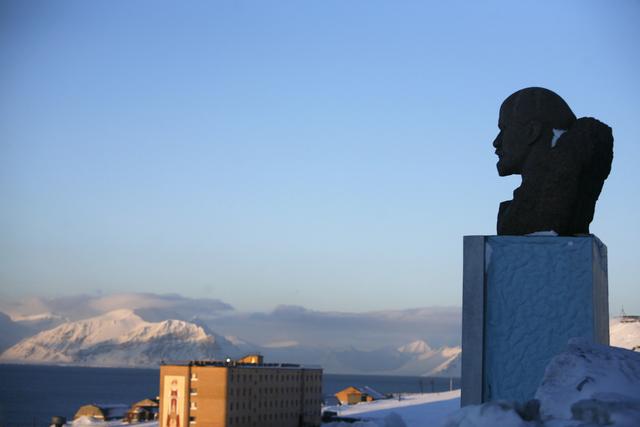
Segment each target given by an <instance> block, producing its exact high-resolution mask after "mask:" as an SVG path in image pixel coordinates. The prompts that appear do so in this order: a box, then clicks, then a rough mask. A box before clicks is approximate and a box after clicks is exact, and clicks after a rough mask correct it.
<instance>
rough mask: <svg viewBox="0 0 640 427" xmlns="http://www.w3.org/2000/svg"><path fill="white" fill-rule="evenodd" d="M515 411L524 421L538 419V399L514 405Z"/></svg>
mask: <svg viewBox="0 0 640 427" xmlns="http://www.w3.org/2000/svg"><path fill="white" fill-rule="evenodd" d="M516 412H517V413H518V415H520V418H522V419H523V420H524V421H540V401H539V400H538V399H531V400H528V401H526V402H525V403H521V404H517V405H516Z"/></svg>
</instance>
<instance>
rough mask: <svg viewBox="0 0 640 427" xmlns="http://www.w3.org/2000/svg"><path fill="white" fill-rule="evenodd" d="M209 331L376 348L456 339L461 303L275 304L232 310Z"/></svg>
mask: <svg viewBox="0 0 640 427" xmlns="http://www.w3.org/2000/svg"><path fill="white" fill-rule="evenodd" d="M208 325H209V327H210V328H211V329H213V330H217V331H220V332H222V333H225V334H226V333H231V334H233V335H238V336H241V337H243V338H244V339H247V340H249V341H252V342H255V343H257V344H267V343H269V342H274V341H275V342H277V341H297V342H298V343H300V345H306V346H313V345H321V346H327V345H331V346H334V347H340V346H347V347H348V346H355V347H358V348H365V349H367V348H368V349H375V348H379V347H382V346H387V345H392V346H399V345H403V344H406V343H408V342H411V341H415V340H418V339H421V340H425V341H427V342H429V343H430V344H431V345H433V346H442V345H458V344H459V343H460V328H461V309H460V307H424V308H414V309H407V310H390V311H370V312H365V313H345V312H322V311H315V310H309V309H306V308H304V307H299V306H286V305H283V306H279V307H277V308H276V309H275V310H273V311H272V312H270V313H244V314H242V313H233V314H231V315H229V316H222V317H220V318H218V319H215V320H214V321H212V322H209V323H208Z"/></svg>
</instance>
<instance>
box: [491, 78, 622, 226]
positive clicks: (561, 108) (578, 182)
mask: <svg viewBox="0 0 640 427" xmlns="http://www.w3.org/2000/svg"><path fill="white" fill-rule="evenodd" d="M498 127H499V128H500V133H499V134H498V136H497V137H496V139H495V140H494V141H493V146H494V147H495V148H496V154H497V155H498V158H499V160H498V164H497V167H498V173H499V175H500V176H507V175H514V174H516V175H522V184H521V185H520V187H518V188H517V189H516V190H515V191H514V192H513V200H509V201H505V202H502V203H501V204H500V209H499V211H498V234H499V235H524V234H530V233H535V232H542V231H555V232H556V233H558V234H559V235H561V236H572V235H581V234H589V224H590V223H591V221H592V220H593V213H594V210H595V205H596V200H598V196H600V192H601V190H602V185H603V184H604V180H605V179H606V178H607V176H608V175H609V172H610V171H611V162H612V160H613V135H612V133H611V128H610V127H609V126H607V125H605V124H604V123H601V122H599V121H598V120H596V119H594V118H591V117H584V118H580V119H576V116H575V115H574V114H573V112H572V111H571V108H569V106H568V105H567V103H566V102H565V101H564V100H563V99H562V98H561V97H560V96H558V95H557V94H556V93H554V92H552V91H550V90H548V89H544V88H539V87H532V88H527V89H522V90H519V91H517V92H516V93H514V94H512V95H511V96H509V97H508V98H507V99H506V100H505V101H504V102H503V103H502V106H501V107H500V117H499V121H498Z"/></svg>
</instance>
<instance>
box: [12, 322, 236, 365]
mask: <svg viewBox="0 0 640 427" xmlns="http://www.w3.org/2000/svg"><path fill="white" fill-rule="evenodd" d="M243 350H246V349H241V348H239V347H236V346H234V345H233V344H232V343H231V342H230V341H228V340H227V339H225V338H224V337H222V336H219V335H216V334H214V333H211V332H208V331H206V330H205V329H204V328H203V327H202V326H199V325H195V324H193V323H189V322H186V321H183V320H164V321H161V322H147V321H145V320H143V319H142V318H141V317H140V316H138V315H137V314H136V313H135V312H134V311H133V310H129V309H121V310H114V311H111V312H108V313H106V314H104V315H101V316H97V317H92V318H89V319H85V320H79V321H75V322H68V323H64V324H62V325H60V326H58V327H56V328H53V329H51V330H48V331H44V332H40V333H38V334H36V335H34V336H32V337H30V338H27V339H24V340H22V341H21V342H19V343H18V344H16V345H14V346H13V347H11V348H9V349H8V350H6V351H5V352H4V353H2V355H0V360H2V361H14V362H17V361H19V362H22V363H68V364H76V365H91V366H157V365H158V364H159V363H160V361H162V360H185V359H213V358H224V357H227V356H231V357H237V356H239V355H240V354H241V352H242V351H243Z"/></svg>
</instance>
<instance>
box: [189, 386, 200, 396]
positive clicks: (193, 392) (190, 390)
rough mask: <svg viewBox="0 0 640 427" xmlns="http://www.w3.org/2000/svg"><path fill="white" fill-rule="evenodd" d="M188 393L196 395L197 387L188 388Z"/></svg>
mask: <svg viewBox="0 0 640 427" xmlns="http://www.w3.org/2000/svg"><path fill="white" fill-rule="evenodd" d="M189 393H190V394H191V396H196V395H197V394H198V389H197V388H195V387H191V388H190V389H189Z"/></svg>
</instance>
